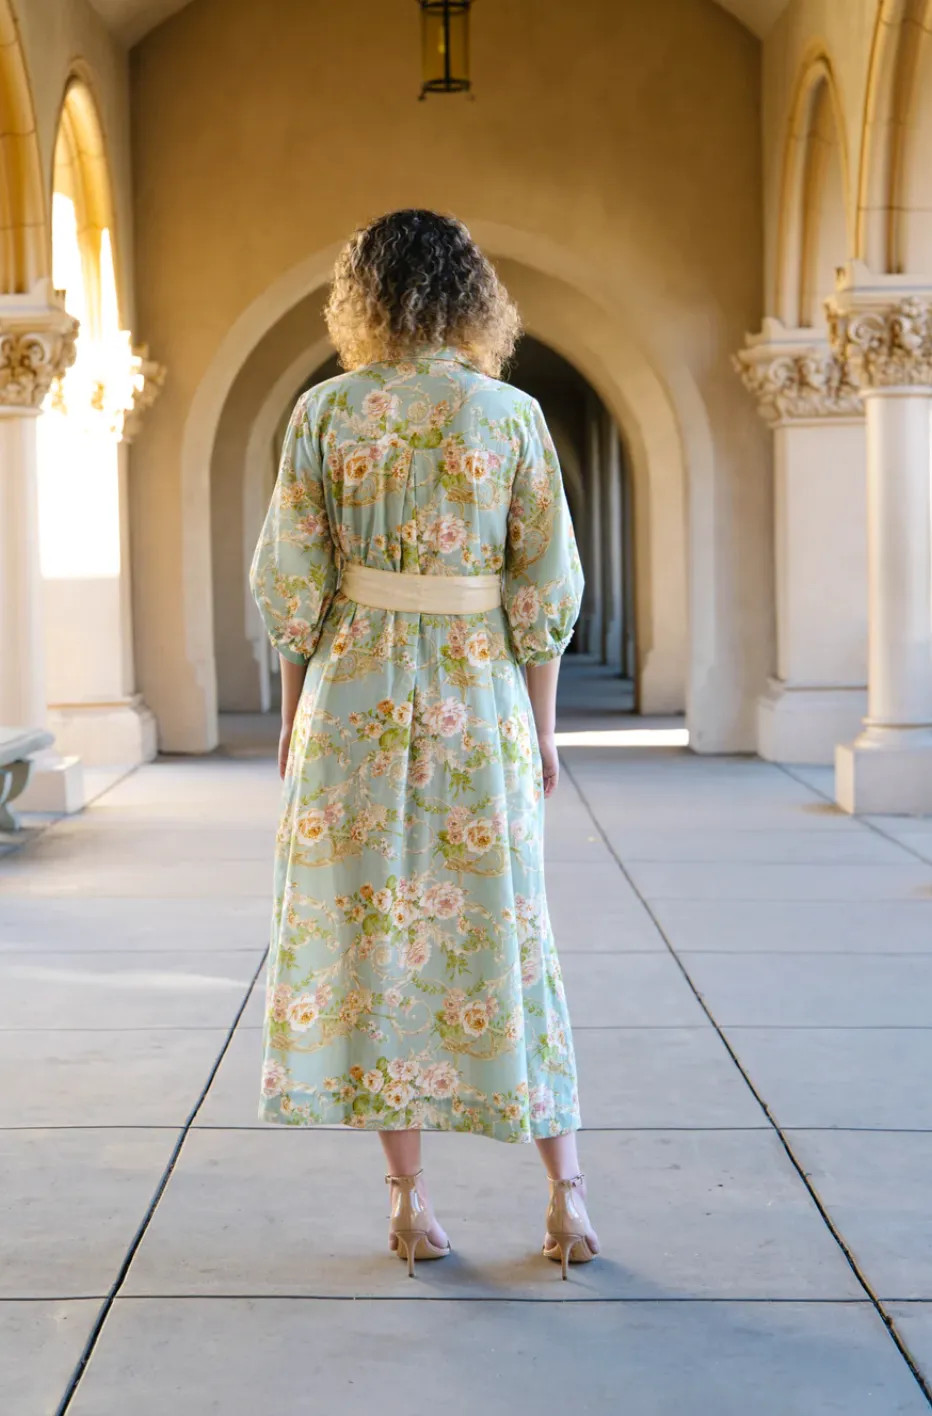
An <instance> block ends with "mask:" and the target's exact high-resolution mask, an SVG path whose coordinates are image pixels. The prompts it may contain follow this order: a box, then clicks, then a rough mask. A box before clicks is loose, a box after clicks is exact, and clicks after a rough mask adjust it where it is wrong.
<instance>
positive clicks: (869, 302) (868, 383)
mask: <svg viewBox="0 0 932 1416" xmlns="http://www.w3.org/2000/svg"><path fill="white" fill-rule="evenodd" d="M825 312H826V316H827V319H828V326H829V338H830V340H831V343H832V348H833V349H834V350H835V353H836V354H837V355H838V357H839V358H841V359H844V360H845V361H846V362H847V364H848V366H849V369H850V371H851V377H852V379H854V381H855V382H856V383H857V384H858V386H859V387H860V388H861V390H862V391H863V392H864V393H869V392H870V391H871V390H872V389H884V388H918V389H932V281H929V280H927V279H924V278H923V277H921V276H914V275H875V274H874V272H873V271H872V270H870V269H869V268H868V267H867V266H866V265H865V264H864V263H863V261H849V262H848V264H847V265H844V266H841V267H839V269H838V271H837V273H836V283H835V293H834V295H832V296H831V298H830V299H828V300H826V302H825Z"/></svg>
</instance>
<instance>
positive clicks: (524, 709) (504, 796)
mask: <svg viewBox="0 0 932 1416" xmlns="http://www.w3.org/2000/svg"><path fill="white" fill-rule="evenodd" d="M346 561H354V562H358V563H359V564H363V565H367V566H371V567H373V568H375V569H379V570H391V571H403V572H407V573H420V574H423V575H472V574H476V575H488V574H501V576H502V587H503V594H502V601H503V603H502V606H501V607H500V608H497V609H495V610H491V611H486V612H483V613H477V614H468V615H429V614H417V613H414V612H400V611H389V610H376V609H369V608H366V607H364V606H361V605H358V604H356V603H355V602H354V601H352V600H349V599H348V598H347V597H345V596H344V595H342V594H341V593H340V589H339V583H340V567H341V565H342V564H343V563H345V562H346ZM251 584H252V588H253V593H254V594H255V597H256V601H257V603H258V605H259V608H260V611H261V613H262V616H263V619H264V621H265V624H266V626H267V628H268V631H269V634H270V637H271V639H272V642H273V643H274V644H275V646H276V648H277V649H278V650H279V651H280V652H281V653H282V654H284V655H285V657H286V658H290V659H292V660H293V661H294V662H296V663H303V662H305V660H309V663H308V670H307V677H306V680H305V686H304V691H303V695H302V698H301V703H300V706H299V709H298V715H297V718H296V721H295V725H294V731H293V734H292V741H291V751H290V756H289V761H288V768H287V773H286V779H285V786H284V793H283V810H282V817H281V825H280V828H279V832H278V838H277V851H276V867H275V908H274V916H273V930H272V949H271V954H270V959H269V969H268V1006H267V1012H266V1021H265V1066H264V1072H263V1078H262V1096H261V1102H260V1116H261V1117H262V1118H263V1119H265V1120H268V1121H274V1122H281V1123H284V1124H289V1125H330V1124H334V1123H337V1124H343V1125H347V1126H352V1127H357V1128H359V1129H370V1130H384V1129H395V1128H407V1127H420V1128H423V1129H436V1130H457V1131H471V1132H475V1133H476V1134H479V1135H486V1136H491V1137H495V1138H497V1139H500V1140H508V1141H523V1140H530V1139H531V1138H532V1137H542V1136H550V1135H557V1134H560V1133H562V1132H564V1131H569V1130H573V1129H575V1128H576V1127H578V1125H579V1110H578V1101H577V1094H576V1071H575V1062H574V1057H573V1046H572V1039H571V1035H570V1027H569V1020H568V1016H567V1011H566V1002H565V998H564V993H563V984H562V981H561V977H560V967H559V963H558V960H557V955H556V952H555V949H554V942H553V937H552V932H551V928H550V921H549V917H548V912H547V902H546V895H545V890H544V877H543V819H544V818H543V811H544V803H543V792H542V777H541V765H540V756H539V752H538V748H537V739H536V735H535V732H534V726H533V719H532V716H531V712H530V704H529V701H528V696H527V689H526V686H525V683H524V676H523V674H522V673H521V671H520V669H519V667H518V666H519V665H521V664H529V663H531V664H536V663H543V662H545V661H546V660H547V659H550V658H552V657H554V656H555V655H558V654H561V653H562V652H563V650H564V649H565V648H566V645H567V643H568V641H569V638H570V636H571V634H572V629H573V624H574V622H575V620H576V616H577V614H578V610H579V601H580V596H581V592H582V574H581V570H580V565H579V558H578V555H577V551H576V545H575V541H574V538H573V531H572V526H571V523H570V518H569V512H568V509H567V505H566V499H565V496H564V493H563V488H562V484H561V480H560V472H559V467H558V464H557V460H556V455H555V453H554V450H553V445H552V442H551V440H550V436H549V434H548V432H547V428H546V426H545V424H544V421H543V417H542V415H541V412H540V409H539V408H538V406H537V404H536V403H535V402H534V401H533V400H532V399H530V398H528V397H527V395H525V394H523V393H520V392H519V391H518V390H517V389H514V388H511V387H509V386H508V385H507V384H503V383H499V382H497V381H496V380H494V379H490V378H487V377H485V376H484V375H482V374H480V373H478V372H476V371H475V370H474V369H473V368H472V367H471V366H470V365H469V364H468V363H467V362H466V361H465V360H464V359H462V358H461V357H460V356H459V355H458V354H456V353H455V352H454V351H452V350H440V351H438V352H437V353H436V354H432V355H430V356H429V357H426V358H424V359H420V360H418V361H417V362H412V363H409V364H395V365H389V364H375V365H371V366H369V367H367V368H364V369H360V370H358V371H356V372H354V373H352V374H347V375H343V376H341V377H339V378H336V379H331V380H330V381H329V382H327V383H325V384H321V385H319V386H318V387H316V388H314V389H312V390H311V392H310V393H308V394H306V395H305V396H304V397H303V398H302V399H301V400H300V402H299V403H298V406H297V407H296V409H295V412H294V415H293V417H292V420H291V423H290V426H289V430H288V434H287V438H286V441H285V447H284V451H283V455H282V462H281V470H280V473H279V477H278V482H277V485H276V488H275V493H274V495H273V498H272V504H271V506H270V508H269V512H268V516H267V518H266V522H265V526H264V528H263V531H262V535H261V538H260V541H259V545H258V547H257V550H256V555H255V559H254V562H253V567H252V574H251Z"/></svg>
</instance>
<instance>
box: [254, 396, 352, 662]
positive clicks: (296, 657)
mask: <svg viewBox="0 0 932 1416" xmlns="http://www.w3.org/2000/svg"><path fill="white" fill-rule="evenodd" d="M310 399H311V395H310V394H307V395H305V397H304V398H302V399H300V400H299V401H298V404H297V406H296V408H295V410H294V413H293V414H292V416H291V421H290V423H289V424H288V431H287V433H286V435H285V445H284V447H283V449H282V458H281V466H280V467H279V472H278V480H277V482H276V483H275V491H274V492H273V493H272V502H271V505H270V506H269V510H268V514H267V516H266V518H265V524H264V526H263V527H262V534H261V536H260V537H259V544H258V546H257V547H256V553H255V556H254V557H253V562H252V569H251V570H250V573H249V584H250V588H251V590H252V593H253V595H254V597H255V601H256V604H257V605H258V606H259V613H260V614H261V616H262V619H263V621H264V623H265V627H266V629H267V630H268V632H269V638H270V639H271V641H272V643H273V644H274V646H275V648H276V649H277V650H278V652H279V653H280V654H283V655H284V657H285V658H286V659H290V660H291V661H292V663H295V664H303V663H304V662H305V660H306V659H309V658H310V657H311V655H312V654H313V653H314V650H315V649H316V648H317V641H318V640H319V638H320V631H321V628H322V626H323V622H324V617H325V615H326V613H327V610H328V609H329V607H330V602H331V600H332V599H333V596H334V593H335V591H336V584H337V565H336V557H335V554H334V547H333V541H332V539H331V536H330V523H329V521H328V518H327V509H326V504H325V500H324V485H323V471H322V467H321V461H320V453H319V451H318V444H317V439H316V437H315V431H314V427H313V426H312V421H311V418H310V416H309V411H308V409H309V402H310Z"/></svg>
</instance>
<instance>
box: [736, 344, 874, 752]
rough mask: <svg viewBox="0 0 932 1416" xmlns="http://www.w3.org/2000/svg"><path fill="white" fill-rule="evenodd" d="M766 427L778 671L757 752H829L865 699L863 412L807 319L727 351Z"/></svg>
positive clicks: (762, 709) (760, 723) (765, 704)
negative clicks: (770, 446) (770, 447)
mask: <svg viewBox="0 0 932 1416" xmlns="http://www.w3.org/2000/svg"><path fill="white" fill-rule="evenodd" d="M735 367H736V369H737V371H738V373H739V374H740V375H741V378H742V380H743V382H744V384H745V387H746V388H747V389H748V391H749V392H750V393H751V394H752V395H753V397H754V398H755V399H756V400H757V403H758V407H759V411H760V414H761V417H762V418H763V419H764V421H765V422H766V423H767V425H768V427H770V428H771V429H772V431H773V438H774V552H775V554H774V566H775V586H774V592H775V603H776V628H777V663H776V673H775V675H774V677H773V678H772V679H771V680H770V682H769V684H768V686H767V688H766V690H765V692H764V693H763V694H762V695H761V697H760V699H759V700H758V708H757V730H758V752H759V753H760V755H761V757H763V758H765V759H766V760H768V761H771V762H797V763H821V764H828V763H831V762H832V761H833V760H834V753H835V745H836V743H838V742H839V741H840V740H843V739H844V738H845V737H848V736H850V735H851V734H852V733H854V732H856V731H857V726H858V724H859V722H860V720H861V718H862V717H863V714H864V712H865V708H866V701H867V690H866V682H867V547H866V538H867V530H866V511H865V497H864V460H865V450H864V416H863V407H862V404H861V399H860V393H859V389H858V386H857V384H856V383H855V382H854V380H853V379H852V376H851V373H850V371H849V369H848V367H847V364H846V362H845V360H844V359H843V358H839V357H838V355H837V354H836V353H835V351H834V350H833V349H832V348H831V346H830V344H829V341H828V339H827V338H826V337H825V335H823V334H820V332H819V331H818V330H815V329H790V328H787V327H786V326H784V325H783V324H782V323H781V322H780V321H779V320H774V319H767V320H765V321H764V324H763V328H762V330H761V333H760V334H757V335H750V336H748V338H747V341H746V344H745V348H744V349H743V350H742V351H741V353H740V354H738V355H736V357H735Z"/></svg>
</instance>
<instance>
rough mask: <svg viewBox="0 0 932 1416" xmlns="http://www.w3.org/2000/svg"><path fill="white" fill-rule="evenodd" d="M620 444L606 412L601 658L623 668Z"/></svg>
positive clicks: (617, 668)
mask: <svg viewBox="0 0 932 1416" xmlns="http://www.w3.org/2000/svg"><path fill="white" fill-rule="evenodd" d="M621 517H622V509H621V444H620V442H619V439H618V430H617V428H616V427H615V424H614V423H613V422H612V420H611V418H610V416H609V414H608V413H607V412H604V413H603V415H602V557H603V571H602V575H603V585H604V602H605V609H604V615H605V618H604V630H603V645H604V648H603V658H604V660H605V663H606V664H607V665H608V666H609V667H610V668H611V669H614V670H615V672H616V673H618V674H621V671H622V659H623V654H622V642H621V641H622V620H623V615H622V591H623V584H622V574H623V570H622V563H621Z"/></svg>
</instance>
